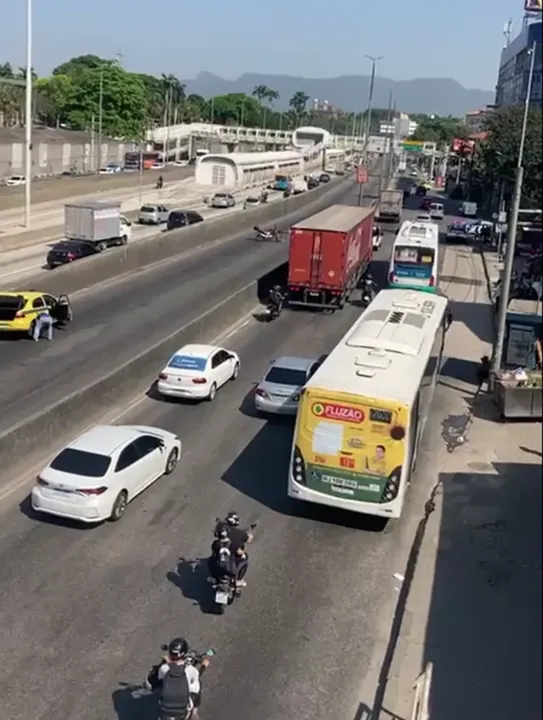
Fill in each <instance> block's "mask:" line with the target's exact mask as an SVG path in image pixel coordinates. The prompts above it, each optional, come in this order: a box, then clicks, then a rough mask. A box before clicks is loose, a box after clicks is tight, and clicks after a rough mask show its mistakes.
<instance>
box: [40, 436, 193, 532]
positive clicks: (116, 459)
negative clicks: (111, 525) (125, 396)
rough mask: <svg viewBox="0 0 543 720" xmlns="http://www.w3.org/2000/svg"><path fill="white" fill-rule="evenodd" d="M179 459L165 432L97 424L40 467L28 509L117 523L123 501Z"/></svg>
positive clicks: (173, 441)
mask: <svg viewBox="0 0 543 720" xmlns="http://www.w3.org/2000/svg"><path fill="white" fill-rule="evenodd" d="M180 457H181V441H180V440H179V438H178V437H177V436H176V435H174V434H173V433H171V432H168V431H167V430H162V429H161V428H156V427H146V426H135V425H97V426H95V427H93V428H91V429H90V430H87V431H86V432H84V433H83V434H82V435H80V436H79V437H78V438H77V439H76V440H74V441H73V442H71V443H70V444H69V445H68V446H67V447H65V448H64V449H63V450H61V451H60V453H59V454H58V455H57V456H56V457H55V458H54V459H53V460H51V462H50V463H49V465H47V467H45V468H44V469H43V470H42V471H41V472H40V474H39V476H38V480H37V483H36V485H35V486H34V488H33V489H32V493H31V503H32V508H33V510H35V511H37V512H42V513H46V514H48V515H56V516H58V517H62V518H66V519H69V520H77V521H79V522H82V523H87V524H96V523H99V522H102V521H104V520H120V519H121V518H122V516H123V515H124V513H125V511H126V508H127V506H128V503H129V502H131V501H132V500H133V499H134V498H135V497H137V495H139V494H140V493H141V492H143V491H144V490H145V489H146V488H148V487H149V485H151V484H152V483H154V482H155V481H156V480H158V479H159V478H160V477H162V475H170V474H171V473H172V472H173V471H174V470H175V468H176V467H177V463H178V462H179V458H180Z"/></svg>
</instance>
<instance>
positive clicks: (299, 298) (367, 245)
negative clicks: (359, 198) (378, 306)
mask: <svg viewBox="0 0 543 720" xmlns="http://www.w3.org/2000/svg"><path fill="white" fill-rule="evenodd" d="M374 212H375V208H373V207H353V206H349V205H332V206H331V207H329V208H326V210H322V211H321V212H319V213H317V214H316V215H313V216H312V217H309V218H306V219H305V220H302V221H300V222H299V223H296V225H293V226H292V227H291V229H290V247H289V261H288V302H289V305H305V306H307V307H320V308H325V309H331V310H337V309H340V308H342V307H343V305H344V304H345V302H346V300H348V298H349V295H350V293H351V292H352V291H353V290H354V289H355V288H356V286H357V285H358V283H359V281H360V278H361V277H362V275H364V273H365V272H366V269H367V267H368V265H369V263H370V262H371V257H372V250H373V248H372V234H373V216H374Z"/></svg>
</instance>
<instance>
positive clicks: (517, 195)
mask: <svg viewBox="0 0 543 720" xmlns="http://www.w3.org/2000/svg"><path fill="white" fill-rule="evenodd" d="M535 51H536V44H535V42H534V44H533V45H532V47H531V49H530V50H529V52H530V53H531V59H530V70H529V73H528V85H527V87H526V100H525V103H524V116H523V118H522V129H521V132H520V143H519V150H518V158H517V167H516V170H515V187H514V190H513V200H512V203H511V211H510V213H509V218H508V222H507V256H506V259H505V266H504V268H503V274H502V281H501V294H500V302H499V309H500V313H499V317H498V335H497V338H496V346H495V348H494V357H493V359H492V360H493V362H492V370H493V375H494V377H496V374H497V373H498V371H499V369H500V366H501V361H502V355H503V346H504V343H505V326H506V321H507V307H508V305H509V295H510V290H511V276H512V274H513V265H514V262H515V243H516V237H517V226H518V215H519V210H520V200H521V195H522V177H523V175H524V167H523V165H522V163H523V160H524V144H525V142H526V128H527V125H528V113H529V111H530V96H531V94H532V81H533V77H534V64H535Z"/></svg>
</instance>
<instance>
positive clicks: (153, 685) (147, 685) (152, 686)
mask: <svg viewBox="0 0 543 720" xmlns="http://www.w3.org/2000/svg"><path fill="white" fill-rule="evenodd" d="M160 649H161V650H162V652H165V653H167V652H168V646H167V645H161V646H160ZM215 654H216V653H215V650H213V648H209V649H208V650H206V651H205V652H203V653H198V652H196V651H195V650H189V651H188V653H187V655H186V656H185V664H186V665H194V666H195V667H197V668H198V672H199V673H200V677H201V676H202V675H203V674H204V672H205V670H206V668H207V667H208V663H206V664H205V665H204V660H208V661H209V660H210V658H212V657H214V656H215ZM161 665H163V662H159V663H156V665H153V666H152V668H151V670H150V672H149V673H148V675H147V677H146V678H145V680H144V682H143V688H144V689H145V690H150V691H151V692H156V691H157V690H159V689H160V687H161V686H162V680H159V679H158V671H159V669H160V667H161ZM200 694H201V693H200ZM194 709H195V705H194V704H192V705H191V707H190V708H189V711H188V713H187V715H185V716H184V717H174V716H170V715H161V716H160V718H159V720H191V718H192V716H193V714H194Z"/></svg>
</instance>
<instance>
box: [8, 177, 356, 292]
mask: <svg viewBox="0 0 543 720" xmlns="http://www.w3.org/2000/svg"><path fill="white" fill-rule="evenodd" d="M352 184H353V179H352V178H341V179H338V180H334V181H332V182H331V183H329V184H328V185H323V186H321V187H319V188H316V189H315V190H311V191H309V192H306V193H303V194H301V195H295V196H293V197H290V198H288V199H286V200H283V201H280V202H273V203H270V204H269V205H262V206H260V207H256V208H250V209H247V210H243V211H242V212H239V213H233V214H232V215H227V216H225V217H224V218H221V219H217V220H214V221H204V222H203V223H200V224H199V225H195V226H193V227H188V228H183V229H180V230H172V231H169V232H161V233H159V234H158V235H157V236H154V237H152V238H149V239H146V240H142V241H140V242H135V243H132V244H131V243H128V245H125V246H124V247H122V248H115V249H110V250H106V251H104V253H102V254H100V255H98V256H95V257H91V258H86V259H83V260H78V261H77V262H75V263H74V264H73V265H65V266H63V267H60V268H57V269H56V270H53V271H50V272H47V273H44V272H41V273H39V274H37V275H35V276H32V277H29V278H26V279H25V280H24V281H23V280H21V281H20V282H18V283H17V284H15V286H14V289H18V288H20V289H27V288H29V287H30V288H39V289H40V290H41V291H43V292H49V293H51V294H53V295H60V294H61V293H66V294H70V293H73V292H75V291H76V290H80V289H82V288H87V287H91V286H93V285H97V284H99V283H102V282H105V281H107V280H114V279H116V278H118V277H120V276H122V275H124V274H126V273H131V272H135V271H137V270H140V269H142V268H145V267H148V266H149V265H152V264H153V263H156V262H160V261H162V260H165V259H168V258H175V257H176V256H178V255H180V254H181V253H184V252H187V251H189V250H193V249H195V248H198V247H205V245H206V244H208V243H210V242H213V241H216V240H217V239H218V238H220V237H223V236H224V237H228V236H230V235H239V234H241V233H243V232H244V231H250V230H251V228H252V227H253V226H254V225H261V226H263V227H266V226H267V225H268V226H269V225H270V224H271V223H277V224H278V225H289V224H292V223H294V222H296V221H297V220H300V219H302V218H303V217H306V216H307V215H310V214H312V213H314V212H317V211H318V210H320V209H322V208H323V207H326V206H327V205H331V204H333V203H334V202H336V201H337V200H339V199H340V198H341V197H342V196H344V195H345V193H346V192H347V191H348V190H349V188H350V187H351V186H352Z"/></svg>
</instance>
